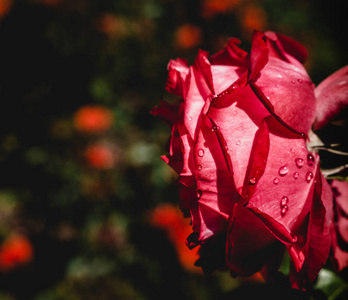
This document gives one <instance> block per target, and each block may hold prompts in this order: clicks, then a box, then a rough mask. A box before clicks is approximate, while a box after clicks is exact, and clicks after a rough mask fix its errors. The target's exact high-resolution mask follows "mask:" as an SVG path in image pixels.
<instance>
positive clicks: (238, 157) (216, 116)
mask: <svg viewBox="0 0 348 300" xmlns="http://www.w3.org/2000/svg"><path fill="white" fill-rule="evenodd" d="M217 101H218V106H216V103H217ZM268 115H269V112H268V111H267V110H266V109H265V107H264V106H263V105H262V104H261V103H260V101H259V100H258V99H257V98H256V96H255V95H254V93H253V92H252V91H251V89H250V87H249V86H246V87H244V88H240V89H237V90H236V91H235V92H233V93H232V94H230V95H227V96H224V97H219V98H216V99H214V100H213V101H212V103H211V106H210V108H209V112H208V116H209V118H211V120H213V122H214V123H215V124H216V126H217V127H219V128H220V132H221V133H222V135H223V136H224V139H225V141H226V144H227V148H228V149H229V155H230V157H231V161H232V165H233V178H234V182H235V184H236V187H237V189H238V188H241V187H242V186H243V184H244V179H245V172H246V170H247V166H248V162H249V157H250V152H251V148H252V145H253V141H254V137H255V133H256V131H257V130H258V126H260V124H261V122H262V120H263V119H264V118H265V117H267V116H268Z"/></svg>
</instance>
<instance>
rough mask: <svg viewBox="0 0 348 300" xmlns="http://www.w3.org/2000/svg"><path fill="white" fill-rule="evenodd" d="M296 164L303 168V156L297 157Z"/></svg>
mask: <svg viewBox="0 0 348 300" xmlns="http://www.w3.org/2000/svg"><path fill="white" fill-rule="evenodd" d="M295 164H296V166H297V167H299V168H302V167H303V165H304V160H303V159H302V158H299V157H298V158H296V159H295Z"/></svg>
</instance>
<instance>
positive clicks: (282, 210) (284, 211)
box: [280, 205, 289, 217]
mask: <svg viewBox="0 0 348 300" xmlns="http://www.w3.org/2000/svg"><path fill="white" fill-rule="evenodd" d="M288 210H289V207H288V206H287V205H285V206H283V207H282V209H281V211H280V213H281V215H282V217H284V216H285V214H286V213H287V212H288Z"/></svg>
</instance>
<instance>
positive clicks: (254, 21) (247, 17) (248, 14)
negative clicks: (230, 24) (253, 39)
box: [241, 5, 267, 36]
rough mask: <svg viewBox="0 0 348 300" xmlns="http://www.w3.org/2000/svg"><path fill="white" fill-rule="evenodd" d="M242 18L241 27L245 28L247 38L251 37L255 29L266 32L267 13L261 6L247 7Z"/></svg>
mask: <svg viewBox="0 0 348 300" xmlns="http://www.w3.org/2000/svg"><path fill="white" fill-rule="evenodd" d="M242 18H243V19H242V20H241V25H242V26H243V28H244V30H245V34H246V35H247V36H250V34H251V33H252V32H253V31H254V30H255V29H256V30H260V31H264V30H265V28H266V23H267V21H266V12H265V11H264V10H263V9H262V8H261V7H259V6H255V5H248V6H246V7H245V8H244V14H242Z"/></svg>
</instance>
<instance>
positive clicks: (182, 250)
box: [150, 204, 201, 272]
mask: <svg viewBox="0 0 348 300" xmlns="http://www.w3.org/2000/svg"><path fill="white" fill-rule="evenodd" d="M150 224H151V225H152V226H154V227H157V228H161V229H163V230H164V231H165V232H166V233H167V235H168V238H169V240H170V241H171V242H172V243H173V245H174V247H175V249H176V252H177V255H178V258H179V261H180V263H181V265H182V266H183V267H184V268H185V269H187V270H188V271H193V272H201V270H200V269H199V268H197V267H196V266H194V263H195V262H196V260H197V259H198V254H197V251H198V249H197V250H190V249H189V248H188V247H187V246H186V244H185V243H184V241H185V239H186V237H187V235H189V234H190V233H191V232H192V230H191V226H190V222H189V220H188V219H185V218H184V217H183V214H182V211H181V210H180V209H179V208H177V207H176V206H173V205H171V204H161V205H159V206H157V207H156V208H155V209H154V210H153V211H152V212H151V214H150Z"/></svg>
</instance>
